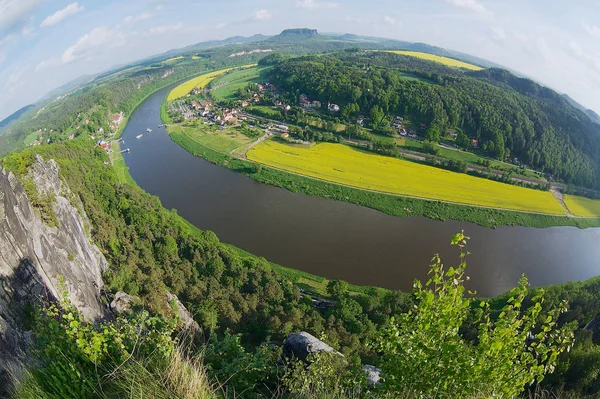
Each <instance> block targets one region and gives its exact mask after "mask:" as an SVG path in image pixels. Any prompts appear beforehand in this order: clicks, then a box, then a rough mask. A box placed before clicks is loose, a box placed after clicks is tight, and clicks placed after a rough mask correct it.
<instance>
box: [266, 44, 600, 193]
mask: <svg viewBox="0 0 600 399" xmlns="http://www.w3.org/2000/svg"><path fill="white" fill-rule="evenodd" d="M415 78H416V79H415ZM271 80H272V81H273V83H275V84H276V85H277V86H278V87H279V89H280V90H281V91H283V92H284V93H285V95H286V96H287V97H290V98H289V100H290V101H295V100H297V97H298V96H299V95H300V94H301V93H305V94H307V95H308V96H309V97H310V98H311V99H315V100H320V101H321V103H324V104H327V102H329V101H331V102H333V103H337V104H339V105H340V106H342V111H343V108H344V106H349V109H350V110H351V112H346V113H344V112H342V114H343V115H345V116H347V117H354V116H356V115H358V114H364V115H369V114H370V112H371V110H372V109H373V108H375V107H379V108H380V109H381V110H382V111H383V112H384V113H385V114H393V115H402V116H408V117H410V118H411V120H413V122H416V124H417V126H418V125H420V124H425V125H427V126H428V131H427V132H426V133H425V132H420V133H421V134H422V135H425V134H427V136H428V138H429V139H432V140H434V141H435V140H438V139H439V136H440V134H441V135H444V133H445V132H446V131H447V129H455V130H459V131H460V132H463V133H464V134H465V135H466V138H465V137H464V136H463V140H462V143H463V145H465V146H466V145H469V143H471V140H472V139H475V140H478V143H479V146H480V147H481V150H482V152H483V153H484V154H485V155H488V156H491V157H494V158H498V159H508V160H512V159H513V158H514V157H517V158H518V159H519V160H520V161H521V162H523V163H524V164H526V165H530V166H532V167H534V168H536V169H538V170H542V171H545V172H548V173H551V174H552V175H553V176H554V178H556V179H560V180H563V181H564V182H567V183H572V184H576V185H581V186H586V187H595V188H598V187H600V125H597V124H596V123H594V122H593V121H592V120H591V119H590V118H589V116H588V115H587V114H586V113H584V112H583V111H581V110H580V109H577V108H575V107H574V106H572V105H571V104H570V103H569V102H568V101H567V100H566V99H565V98H564V97H563V96H561V95H560V94H558V93H556V92H554V91H553V90H551V89H549V88H546V87H543V86H540V85H539V84H537V83H535V82H533V81H531V80H529V79H525V78H519V77H517V76H515V75H513V74H511V73H510V72H508V71H505V70H502V69H497V68H492V69H487V70H481V71H474V72H465V71H462V70H459V69H455V68H450V67H446V66H444V65H441V64H436V63H433V62H429V61H425V60H420V59H417V58H414V57H408V56H403V55H397V54H391V53H381V52H366V51H360V50H357V51H351V50H346V51H343V52H340V53H337V54H335V55H330V56H305V57H299V58H294V59H289V60H286V61H283V62H281V63H280V64H279V65H278V66H277V67H276V68H274V69H273V71H272V73H271ZM354 104H356V105H354ZM379 108H377V110H379ZM459 136H460V135H459ZM467 139H468V140H467Z"/></svg>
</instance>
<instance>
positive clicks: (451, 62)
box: [387, 50, 483, 71]
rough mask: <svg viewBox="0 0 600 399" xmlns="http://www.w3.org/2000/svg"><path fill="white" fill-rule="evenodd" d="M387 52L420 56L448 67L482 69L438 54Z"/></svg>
mask: <svg viewBox="0 0 600 399" xmlns="http://www.w3.org/2000/svg"><path fill="white" fill-rule="evenodd" d="M387 52H389V53H394V54H400V55H407V56H409V57H417V58H421V59H423V60H427V61H433V62H438V63H440V64H444V65H446V66H449V67H455V68H463V69H469V70H471V71H479V70H482V69H483V68H481V67H478V66H476V65H473V64H468V63H466V62H463V61H459V60H455V59H454V58H448V57H442V56H439V55H434V54H429V53H421V52H419V51H398V50H389V51H387Z"/></svg>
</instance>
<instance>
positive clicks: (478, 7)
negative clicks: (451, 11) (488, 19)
mask: <svg viewBox="0 0 600 399" xmlns="http://www.w3.org/2000/svg"><path fill="white" fill-rule="evenodd" d="M444 1H445V2H446V3H449V4H452V5H453V6H455V7H459V8H465V9H467V10H471V11H475V12H478V13H485V12H486V11H487V10H486V9H485V7H484V6H483V4H481V3H479V2H478V1H477V0H444Z"/></svg>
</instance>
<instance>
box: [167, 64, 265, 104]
mask: <svg viewBox="0 0 600 399" xmlns="http://www.w3.org/2000/svg"><path fill="white" fill-rule="evenodd" d="M251 66H254V64H252V65H244V66H242V67H241V68H248V67H251ZM236 68H238V67H234V68H225V69H220V70H218V71H212V72H208V73H205V74H203V75H200V76H196V77H195V78H193V79H190V80H188V81H186V82H183V83H182V84H180V85H179V86H177V87H175V88H174V89H173V90H171V92H170V93H169V95H168V96H167V101H173V100H177V99H179V98H182V97H185V96H186V95H187V94H188V93H189V92H191V91H192V90H193V89H195V88H196V87H198V88H204V87H206V85H208V84H209V83H210V82H211V81H212V80H213V79H214V78H216V77H217V76H219V75H222V74H224V73H225V72H228V71H231V70H233V69H236Z"/></svg>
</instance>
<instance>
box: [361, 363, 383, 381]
mask: <svg viewBox="0 0 600 399" xmlns="http://www.w3.org/2000/svg"><path fill="white" fill-rule="evenodd" d="M363 371H364V372H365V374H366V375H367V383H368V384H369V385H371V386H372V385H379V384H381V370H380V369H378V368H377V367H375V366H371V365H370V364H366V365H365V366H364V367H363Z"/></svg>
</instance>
